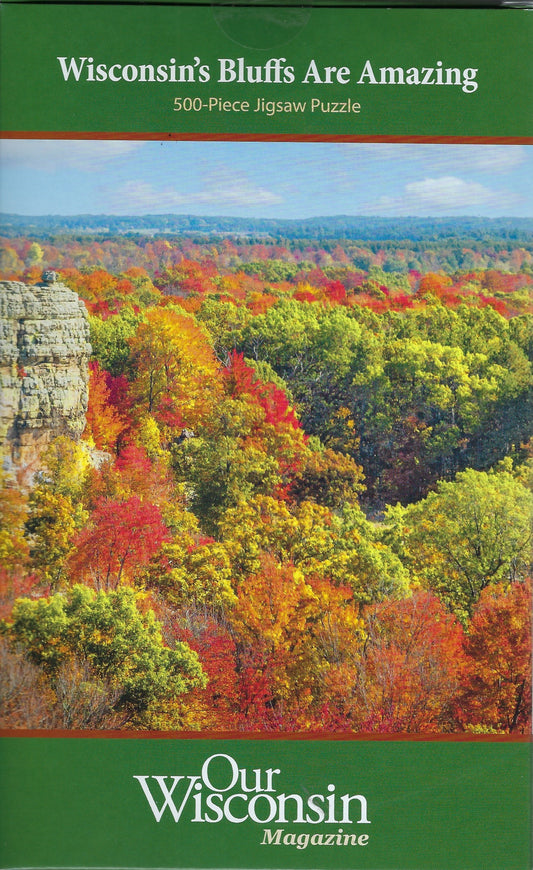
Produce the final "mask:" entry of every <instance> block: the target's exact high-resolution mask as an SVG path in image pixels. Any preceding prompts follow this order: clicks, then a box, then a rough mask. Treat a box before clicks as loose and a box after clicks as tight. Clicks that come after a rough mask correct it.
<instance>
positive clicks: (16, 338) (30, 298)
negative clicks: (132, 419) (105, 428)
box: [0, 272, 91, 471]
mask: <svg viewBox="0 0 533 870" xmlns="http://www.w3.org/2000/svg"><path fill="white" fill-rule="evenodd" d="M57 278H58V276H57V275H56V273H55V272H45V273H43V280H42V283H40V284H36V285H33V286H28V285H26V284H22V283H19V282H17V281H1V282H0V448H1V450H2V454H3V456H2V458H3V461H4V467H5V468H6V469H7V470H8V471H10V470H14V469H15V468H20V467H28V466H30V465H31V464H32V463H34V462H36V461H37V459H38V455H39V453H40V451H41V450H42V448H43V447H44V446H46V444H47V443H48V442H49V441H51V440H52V439H53V438H55V437H56V436H58V435H69V436H70V437H72V438H76V439H77V438H79V437H80V435H81V434H82V432H83V429H84V427H85V412H86V410H87V400H88V380H89V376H88V375H89V373H88V362H89V356H90V353H91V346H90V344H89V324H88V319H87V311H86V309H85V306H84V304H83V302H82V301H81V300H80V299H79V297H78V296H77V294H76V293H74V292H73V291H72V290H69V288H68V287H65V286H64V285H63V284H60V283H58V282H57Z"/></svg>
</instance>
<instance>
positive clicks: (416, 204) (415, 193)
mask: <svg viewBox="0 0 533 870" xmlns="http://www.w3.org/2000/svg"><path fill="white" fill-rule="evenodd" d="M520 201H521V199H520V197H519V196H518V195H517V194H515V193H513V192H511V191H505V190H503V191H502V190H492V189H491V188H489V187H486V186H485V185H483V184H479V183H478V182H476V181H465V180H464V179H462V178H458V177H457V176H454V175H444V176H440V177H438V178H424V179H422V180H419V181H411V182H409V183H408V184H406V185H405V187H404V190H403V193H402V194H400V195H399V196H383V197H381V198H380V199H379V200H377V201H376V202H374V203H372V204H367V207H368V212H369V213H370V214H397V215H398V214H404V215H407V214H412V215H417V214H420V215H429V214H444V215H445V214H448V215H449V214H456V213H460V214H479V213H480V212H482V211H484V210H485V209H487V208H494V209H495V212H496V213H497V214H501V213H502V212H506V211H507V210H508V209H510V208H513V207H514V206H517V205H518V204H519V203H520Z"/></svg>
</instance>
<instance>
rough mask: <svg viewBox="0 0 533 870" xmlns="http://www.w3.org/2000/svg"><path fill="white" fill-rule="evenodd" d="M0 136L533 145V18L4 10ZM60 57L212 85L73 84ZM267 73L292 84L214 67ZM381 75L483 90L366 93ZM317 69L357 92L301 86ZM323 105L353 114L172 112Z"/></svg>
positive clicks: (433, 12)
mask: <svg viewBox="0 0 533 870" xmlns="http://www.w3.org/2000/svg"><path fill="white" fill-rule="evenodd" d="M1 15H2V25H3V27H2V33H3V36H2V60H1V80H2V95H3V105H2V119H1V120H2V129H3V130H5V131H19V132H28V131H32V130H33V131H42V132H78V133H83V132H90V131H93V132H95V133H98V132H122V133H137V134H143V133H157V134H160V135H161V136H165V135H168V134H173V135H180V134H186V135H205V134H213V133H215V134H217V133H223V134H227V135H231V134H236V133H240V134H250V135H267V136H268V135H276V134H286V135H293V136H298V135H302V134H314V135H322V136H323V135H325V134H328V135H352V136H358V135H360V136H378V135H396V136H413V135H415V136H416V135H425V136H432V137H450V136H461V137H528V136H532V135H533V64H531V63H530V62H528V60H529V59H530V57H531V52H532V49H533V18H532V17H531V15H529V14H528V13H527V11H525V10H498V9H484V10H479V9H466V10H465V9H462V10H453V9H451V10H450V9H425V10H420V9H327V8H315V9H310V8H306V9H302V8H297V9H292V8H287V7H283V8H264V7H263V8H246V9H244V8H233V7H219V8H210V7H169V6H129V7H128V6H110V5H105V6H98V7H96V6H94V5H89V6H69V5H54V4H45V5H29V6H26V5H20V4H15V5H10V4H7V5H4V6H3V8H2V11H1ZM58 56H65V57H68V58H70V57H79V56H82V57H83V56H84V57H93V58H94V60H95V61H96V62H101V63H106V64H108V65H110V64H112V63H119V64H127V63H131V64H135V65H140V64H143V63H152V64H155V65H157V64H168V62H169V59H170V58H172V57H174V58H176V59H177V61H178V63H189V62H191V61H192V59H193V58H194V57H195V56H197V57H199V58H200V59H201V61H202V63H206V64H208V65H209V66H210V68H211V71H212V78H211V80H210V81H209V82H207V83H200V82H197V83H189V82H187V83H183V84H174V83H157V82H144V83H139V82H135V83H126V82H122V81H121V82H118V83H112V82H109V81H106V82H87V81H81V80H80V81H79V82H75V81H73V80H72V79H70V80H69V81H67V82H65V81H64V80H63V77H62V75H61V72H60V68H59V63H58V61H57V57H58ZM221 57H229V58H238V57H244V58H245V62H246V64H248V65H251V66H257V65H259V66H261V65H263V64H264V63H265V62H266V61H267V60H268V59H269V58H271V57H285V58H286V59H287V63H288V64H289V65H291V66H293V67H294V68H295V73H296V81H295V82H294V83H292V84H290V83H287V84H285V83H282V84H273V83H271V84H268V83H264V84H239V83H237V82H233V83H229V84H228V83H226V84H224V83H219V82H218V81H217V78H218V58H221ZM367 59H370V60H371V62H372V65H373V68H374V69H375V70H376V71H377V70H378V69H379V68H380V67H381V66H394V67H398V66H401V67H404V68H409V67H412V66H416V67H419V68H421V67H424V66H433V65H434V64H436V62H437V61H439V60H442V62H443V65H444V67H445V68H446V67H457V68H459V69H461V70H462V69H464V68H469V67H473V68H477V69H478V70H479V72H478V75H477V80H478V85H479V86H478V89H477V91H476V92H475V93H469V94H468V93H463V91H462V89H461V87H460V86H438V85H435V86H422V85H420V86H408V85H403V86H402V85H375V84H369V83H366V84H358V83H357V81H358V79H359V77H360V75H361V72H362V70H363V67H364V64H365V61H366V60H367ZM311 60H315V61H316V63H317V65H318V67H319V68H323V67H325V66H337V67H341V66H348V67H349V68H350V70H351V73H352V75H351V80H350V83H349V84H344V85H341V84H326V83H323V84H311V83H309V84H307V85H305V84H302V81H301V80H302V78H303V77H304V75H305V71H306V69H307V67H308V64H309V62H310V61H311ZM187 96H189V97H197V98H201V100H202V101H204V102H207V100H208V99H209V97H220V98H222V99H224V100H226V99H228V100H229V99H231V100H249V101H250V102H251V103H252V104H253V105H254V106H255V104H256V101H257V99H258V98H264V99H266V100H283V101H285V100H289V101H290V100H292V101H302V100H304V101H308V102H310V100H311V99H312V98H315V99H321V100H323V101H325V102H328V101H329V102H335V101H343V100H346V99H348V98H351V99H352V100H355V101H358V102H360V104H361V112H360V114H358V115H348V114H340V113H339V114H331V113H326V114H323V113H322V112H320V111H317V112H315V113H311V112H310V111H306V112H305V113H304V114H300V113H293V114H288V113H283V114H276V115H274V116H273V117H267V116H266V115H264V114H261V113H253V112H249V113H248V114H243V113H240V114H236V113H231V112H229V113H219V112H211V113H210V112H208V111H207V110H205V109H202V110H201V111H199V112H195V111H191V112H175V111H174V110H173V105H174V99H175V97H187Z"/></svg>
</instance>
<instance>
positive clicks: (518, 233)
mask: <svg viewBox="0 0 533 870" xmlns="http://www.w3.org/2000/svg"><path fill="white" fill-rule="evenodd" d="M0 232H1V233H2V234H3V235H4V236H8V237H13V236H19V235H26V236H33V237H37V238H47V237H50V236H58V235H61V234H69V235H71V234H80V235H81V234H83V235H90V236H99V235H110V234H111V235H161V234H165V235H184V234H187V235H195V236H197V235H227V236H246V237H260V238H261V237H262V238H276V239H279V238H286V239H296V238H298V239H365V240H369V241H379V240H401V239H415V240H420V241H430V240H437V239H444V238H447V239H450V238H468V239H473V240H487V239H490V238H498V239H500V240H501V239H509V241H512V242H513V244H514V245H517V244H521V243H528V242H531V236H532V234H533V218H501V217H500V218H479V217H429V218H420V217H401V218H383V217H359V216H357V217H356V216H350V215H335V216H329V217H313V218H306V219H302V220H284V219H276V218H239V217H220V216H212V217H201V216H199V215H176V214H161V215H105V214H100V215H92V214H86V215H33V216H32V215H17V214H0Z"/></svg>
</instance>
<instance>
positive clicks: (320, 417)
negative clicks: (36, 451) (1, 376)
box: [0, 235, 533, 734]
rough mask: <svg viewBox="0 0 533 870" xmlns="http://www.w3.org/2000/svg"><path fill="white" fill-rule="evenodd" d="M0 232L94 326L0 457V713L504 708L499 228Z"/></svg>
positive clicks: (523, 287) (512, 486)
mask: <svg viewBox="0 0 533 870" xmlns="http://www.w3.org/2000/svg"><path fill="white" fill-rule="evenodd" d="M7 242H8V244H7V245H6V250H5V253H4V254H3V263H4V266H5V270H4V271H5V272H6V274H7V275H8V276H9V277H13V278H15V279H24V280H28V281H33V280H35V281H37V280H39V274H40V273H39V270H37V269H36V266H35V258H36V256H37V254H38V259H39V261H40V262H42V263H43V264H47V265H48V266H50V267H52V268H56V269H58V270H59V272H60V274H61V280H62V281H64V282H65V283H67V284H68V285H69V286H71V287H72V288H73V289H74V290H76V291H77V292H78V293H79V295H80V296H81V297H82V298H83V299H84V300H85V303H86V305H87V308H88V311H89V319H90V325H91V343H92V347H93V359H92V360H91V363H90V371H89V405H88V409H87V415H86V429H85V432H84V434H83V437H82V440H81V441H80V442H79V443H75V442H73V441H71V440H70V439H68V438H66V437H60V438H58V439H57V440H55V441H54V442H53V443H51V444H50V445H48V447H47V448H46V449H45V450H44V451H43V453H42V456H41V467H40V469H39V471H38V473H37V474H36V475H35V476H34V478H33V479H32V481H31V485H21V484H20V482H19V481H16V480H14V479H13V478H12V477H9V476H5V477H4V478H3V479H2V481H1V484H2V486H1V492H0V506H1V508H2V511H1V514H2V518H1V520H0V556H1V558H2V566H3V567H2V569H1V571H0V596H1V602H0V604H1V608H2V609H1V614H0V615H1V617H2V622H1V623H0V633H1V637H0V659H1V662H2V665H3V671H4V676H3V678H2V680H3V681H2V684H1V686H0V689H1V691H0V698H1V699H2V717H3V722H4V724H5V725H6V726H7V727H12V728H21V727H22V728H26V727H42V728H80V727H81V728H83V727H87V728H133V729H136V728H151V729H154V730H190V731H193V730H203V731H226V732H228V731H231V732H234V731H237V732H238V731H261V732H267V731H268V732H270V731H281V732H283V731H300V732H313V731H317V732H321V731H322V732H324V731H326V732H333V731H337V732H351V731H356V732H365V733H366V732H379V733H384V734H391V733H410V734H412V733H436V732H439V733H452V732H462V733H465V734H475V733H498V734H500V733H513V734H515V733H527V732H528V730H529V729H530V727H531V715H530V710H531V621H530V617H531V585H530V581H529V579H528V577H529V576H530V550H531V514H532V510H533V501H532V495H531V488H530V480H531V461H532V452H531V432H530V421H531V416H532V415H531V411H532V408H531V386H532V381H533V375H532V353H531V300H530V293H531V286H532V283H533V279H532V277H531V255H530V253H529V252H528V250H526V248H512V247H511V242H510V241H509V239H502V240H496V241H495V242H494V244H492V245H489V244H488V243H487V244H486V245H483V244H482V243H481V242H479V243H476V245H475V246H474V245H471V244H470V243H469V241H468V240H467V239H462V240H449V242H447V243H444V242H440V243H435V244H433V243H430V242H425V243H423V242H422V241H420V242H415V241H412V242H406V241H398V240H394V241H391V242H390V243H388V242H383V243H381V242H378V241H375V240H368V242H361V241H358V242H352V241H346V240H344V241H341V240H339V239H334V240H329V241H326V240H325V241H324V242H323V243H322V242H320V243H319V242H317V241H313V240H303V239H300V240H281V239H276V238H274V237H273V238H272V239H269V240H268V241H266V240H259V241H258V240H254V239H252V238H250V239H244V238H243V239H240V238H239V237H237V236H235V237H234V236H232V237H229V236H228V237H227V238H222V237H220V236H214V237H212V238H209V239H202V238H201V237H196V236H195V237H193V236H191V235H187V236H183V237H180V238H171V237H170V236H169V237H168V238H167V237H164V238H157V237H152V236H147V237H146V238H141V237H139V239H137V238H135V239H133V238H132V239H129V238H118V237H116V238H115V237H109V238H101V239H97V238H96V237H95V239H94V240H92V241H88V242H87V244H86V245H84V244H83V243H82V242H81V241H80V240H79V239H74V238H69V237H65V239H64V241H63V242H62V243H61V245H60V244H59V242H58V243H57V245H56V244H55V243H52V242H51V241H46V242H45V241H44V240H42V243H41V242H40V243H39V251H37V250H36V249H35V248H32V245H35V244H37V242H34V241H31V240H29V239H9V240H7ZM424 244H425V245H426V247H424ZM19 376H20V377H25V373H24V372H23V371H21V372H20V373H19Z"/></svg>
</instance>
